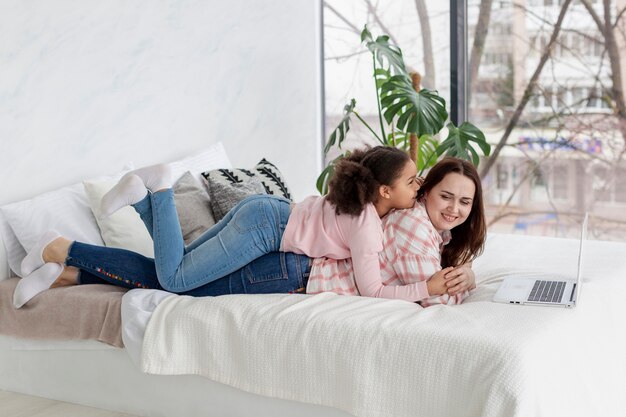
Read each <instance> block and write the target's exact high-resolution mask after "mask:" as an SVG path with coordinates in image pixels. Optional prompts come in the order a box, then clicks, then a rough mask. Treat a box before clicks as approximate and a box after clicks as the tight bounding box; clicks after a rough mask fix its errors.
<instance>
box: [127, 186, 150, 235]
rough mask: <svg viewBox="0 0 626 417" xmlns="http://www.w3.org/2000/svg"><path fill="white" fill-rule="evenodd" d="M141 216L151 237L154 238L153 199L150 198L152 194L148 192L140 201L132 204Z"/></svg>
mask: <svg viewBox="0 0 626 417" xmlns="http://www.w3.org/2000/svg"><path fill="white" fill-rule="evenodd" d="M132 206H133V208H134V209H135V211H136V212H137V214H139V217H140V218H141V220H142V221H143V224H144V225H145V226H146V229H147V230H148V233H149V234H150V237H151V238H152V239H154V236H152V227H153V221H152V201H151V200H150V194H146V197H145V198H144V199H143V200H141V201H140V202H138V203H135V204H133V205H132Z"/></svg>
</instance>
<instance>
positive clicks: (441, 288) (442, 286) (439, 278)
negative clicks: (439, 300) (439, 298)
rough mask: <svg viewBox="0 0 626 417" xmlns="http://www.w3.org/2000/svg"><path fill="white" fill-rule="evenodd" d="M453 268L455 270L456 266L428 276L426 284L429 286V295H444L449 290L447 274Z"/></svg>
mask: <svg viewBox="0 0 626 417" xmlns="http://www.w3.org/2000/svg"><path fill="white" fill-rule="evenodd" d="M452 270H454V267H451V266H449V267H447V268H444V269H442V270H441V271H437V272H436V273H435V274H434V275H433V276H432V277H430V278H428V281H426V286H427V287H428V294H429V295H431V296H432V295H443V294H446V293H447V292H448V287H447V286H446V282H447V280H446V274H447V273H449V272H451V271H452Z"/></svg>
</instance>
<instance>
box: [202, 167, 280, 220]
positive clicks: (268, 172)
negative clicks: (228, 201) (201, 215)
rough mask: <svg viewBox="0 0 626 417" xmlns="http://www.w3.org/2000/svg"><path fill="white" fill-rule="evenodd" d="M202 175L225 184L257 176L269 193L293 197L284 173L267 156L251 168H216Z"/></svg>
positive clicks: (244, 180)
mask: <svg viewBox="0 0 626 417" xmlns="http://www.w3.org/2000/svg"><path fill="white" fill-rule="evenodd" d="M202 176H203V177H204V178H205V179H206V180H207V182H208V180H209V177H210V178H211V179H212V180H213V181H214V182H221V183H224V184H235V183H243V182H246V181H247V179H248V178H250V177H257V178H258V179H259V180H260V181H261V183H262V184H263V187H264V188H265V192H266V193H267V194H273V195H278V196H282V197H285V198H287V199H288V200H291V199H292V198H291V193H290V192H289V188H288V187H287V183H286V182H285V180H284V178H283V175H282V174H281V172H280V171H279V170H278V168H277V167H276V165H274V164H272V163H271V162H269V161H268V160H266V159H265V158H263V159H261V161H259V163H258V164H256V166H255V167H254V168H252V169H249V170H248V169H243V168H234V169H216V170H213V171H206V172H203V173H202ZM214 214H215V213H214Z"/></svg>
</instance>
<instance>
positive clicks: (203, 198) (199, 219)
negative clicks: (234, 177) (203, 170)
mask: <svg viewBox="0 0 626 417" xmlns="http://www.w3.org/2000/svg"><path fill="white" fill-rule="evenodd" d="M174 202H175V203H176V211H177V213H178V219H179V221H180V228H181V230H182V232H183V240H184V241H185V245H188V244H190V243H191V242H193V241H194V240H195V239H196V238H197V237H198V236H200V235H201V234H202V233H204V231H205V230H207V229H208V228H209V227H211V226H213V225H214V224H215V219H214V218H213V213H212V212H211V205H210V203H209V195H208V193H207V192H206V190H205V189H204V186H203V185H202V184H200V182H199V181H198V180H196V179H195V178H194V176H193V175H192V174H191V172H189V171H187V172H186V173H185V174H184V175H183V176H182V177H180V178H179V179H178V181H177V182H176V184H175V185H174Z"/></svg>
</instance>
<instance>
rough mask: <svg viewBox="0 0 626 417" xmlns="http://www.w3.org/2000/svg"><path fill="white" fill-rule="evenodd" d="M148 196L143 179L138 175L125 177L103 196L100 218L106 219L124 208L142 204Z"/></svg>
mask: <svg viewBox="0 0 626 417" xmlns="http://www.w3.org/2000/svg"><path fill="white" fill-rule="evenodd" d="M147 194H148V191H147V190H146V187H145V186H144V185H143V181H141V178H139V177H138V176H137V175H128V174H127V175H124V176H123V177H122V179H121V180H120V181H119V182H118V183H117V184H115V187H113V188H111V190H109V192H108V193H106V194H105V195H104V196H102V201H100V218H102V219H104V218H106V217H109V216H110V215H111V214H113V213H115V212H116V211H118V210H119V209H121V208H122V207H126V206H129V205H131V204H135V203H138V202H140V201H141V200H143V199H144V198H145V197H146V195H147Z"/></svg>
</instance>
